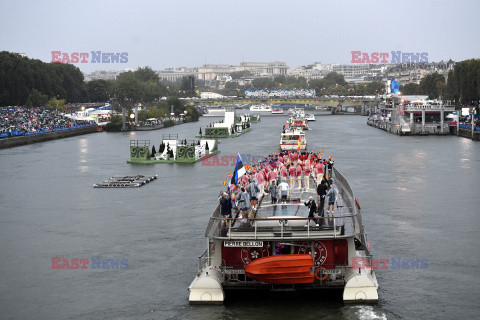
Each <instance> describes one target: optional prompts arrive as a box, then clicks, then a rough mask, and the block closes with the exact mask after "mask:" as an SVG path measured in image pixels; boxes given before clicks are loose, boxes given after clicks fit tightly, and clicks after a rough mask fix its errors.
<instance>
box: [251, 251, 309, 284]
mask: <svg viewBox="0 0 480 320" xmlns="http://www.w3.org/2000/svg"><path fill="white" fill-rule="evenodd" d="M312 268H313V259H312V256H311V255H309V254H285V255H277V256H271V257H264V258H259V259H256V260H254V261H252V262H250V263H249V264H247V266H246V267H245V274H246V275H247V277H249V278H252V279H255V280H258V281H261V282H265V283H270V284H299V283H313V282H314V274H313V272H312Z"/></svg>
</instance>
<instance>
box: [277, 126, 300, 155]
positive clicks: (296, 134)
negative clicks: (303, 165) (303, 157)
mask: <svg viewBox="0 0 480 320" xmlns="http://www.w3.org/2000/svg"><path fill="white" fill-rule="evenodd" d="M299 140H300V150H305V149H306V148H307V139H306V138H305V132H303V131H302V130H299V129H286V130H285V131H284V132H282V136H281V138H280V150H297V149H298V142H299Z"/></svg>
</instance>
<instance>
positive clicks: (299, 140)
mask: <svg viewBox="0 0 480 320" xmlns="http://www.w3.org/2000/svg"><path fill="white" fill-rule="evenodd" d="M301 141H302V138H301V137H298V147H297V151H299V150H300V145H301V144H300V142H301Z"/></svg>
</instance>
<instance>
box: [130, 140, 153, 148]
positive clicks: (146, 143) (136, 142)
mask: <svg viewBox="0 0 480 320" xmlns="http://www.w3.org/2000/svg"><path fill="white" fill-rule="evenodd" d="M144 146H146V147H148V146H150V140H130V147H144Z"/></svg>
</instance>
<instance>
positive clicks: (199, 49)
mask: <svg viewBox="0 0 480 320" xmlns="http://www.w3.org/2000/svg"><path fill="white" fill-rule="evenodd" d="M0 17H1V18H0V50H6V51H12V52H20V53H26V54H27V56H28V57H30V58H36V59H40V60H43V61H46V62H48V61H51V59H52V55H51V51H54V50H55V51H62V52H67V53H69V54H71V53H73V52H91V51H102V52H113V53H117V52H118V53H121V52H127V53H128V63H115V64H107V63H105V64H92V63H91V62H90V61H89V63H85V64H82V63H77V64H76V66H78V67H79V68H80V69H81V70H82V71H84V72H91V71H94V70H121V69H125V68H137V67H143V66H150V67H152V68H153V69H155V70H159V69H163V68H165V67H180V66H187V67H194V66H201V65H203V64H204V63H205V62H207V63H213V64H231V65H238V64H239V63H240V62H242V61H247V62H250V61H259V62H267V61H284V62H286V63H287V65H288V66H289V67H290V68H291V69H290V70H293V69H294V68H296V67H298V66H301V65H307V64H310V63H313V62H316V61H319V62H322V63H342V64H346V63H350V61H351V51H355V50H358V51H362V52H368V53H372V52H390V51H397V50H400V51H402V52H414V53H415V52H420V53H421V52H428V58H429V61H430V62H431V61H440V60H442V59H443V60H448V59H453V60H455V61H459V60H464V59H468V58H479V57H480V32H479V30H480V0H465V1H463V0H457V1H442V0H436V1H431V0H427V1H423V0H415V1H410V0H408V1H400V0H397V1H377V0H363V1H358V0H355V1H346V0H344V1H334V0H330V1H320V0H311V1H301V0H295V1H292V0H290V1H282V0H276V1H263V0H255V1H251V0H236V1H227V0H223V1H221V0H216V1H214V0H188V1H187V0H170V1H153V0H151V1H146V0H135V1H120V0H115V1H102V0H95V1H89V0H82V1H68V0H64V1H38V0H32V1H22V0H1V1H0ZM89 60H91V58H89Z"/></svg>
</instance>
